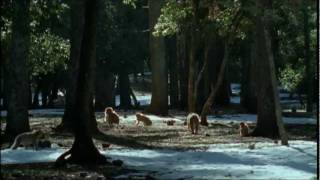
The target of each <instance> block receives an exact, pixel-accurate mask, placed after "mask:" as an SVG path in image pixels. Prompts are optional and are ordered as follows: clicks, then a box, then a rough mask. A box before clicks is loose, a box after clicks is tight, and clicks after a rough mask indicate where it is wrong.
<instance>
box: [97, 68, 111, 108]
mask: <svg viewBox="0 0 320 180" xmlns="http://www.w3.org/2000/svg"><path fill="white" fill-rule="evenodd" d="M104 71H107V70H106V69H105V67H102V68H100V66H97V73H96V83H95V109H98V110H104V109H105V108H106V107H114V106H115V77H114V75H113V74H112V73H111V72H104Z"/></svg>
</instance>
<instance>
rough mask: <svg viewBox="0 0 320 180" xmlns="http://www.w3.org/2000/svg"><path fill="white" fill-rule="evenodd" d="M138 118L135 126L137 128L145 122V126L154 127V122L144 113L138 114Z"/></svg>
mask: <svg viewBox="0 0 320 180" xmlns="http://www.w3.org/2000/svg"><path fill="white" fill-rule="evenodd" d="M136 117H137V120H136V124H135V125H136V126H138V125H139V123H140V122H143V126H151V125H152V121H151V120H150V118H148V117H147V116H146V115H144V114H142V113H136Z"/></svg>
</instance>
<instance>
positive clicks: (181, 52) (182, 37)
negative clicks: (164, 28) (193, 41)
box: [177, 30, 189, 109]
mask: <svg viewBox="0 0 320 180" xmlns="http://www.w3.org/2000/svg"><path fill="white" fill-rule="evenodd" d="M186 34H187V33H186V31H185V30H182V32H178V34H177V61H178V64H179V94H180V96H179V101H180V108H181V109H185V108H186V107H187V103H188V102H187V99H188V76H187V74H188V73H189V72H188V59H187V55H186V54H187V53H186V52H187V44H186V38H187V37H186Z"/></svg>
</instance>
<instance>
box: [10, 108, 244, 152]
mask: <svg viewBox="0 0 320 180" xmlns="http://www.w3.org/2000/svg"><path fill="white" fill-rule="evenodd" d="M104 113H105V117H104V118H105V122H107V123H108V124H109V126H110V127H111V126H112V125H113V124H119V121H120V116H119V114H118V113H117V112H115V111H114V110H113V109H112V107H108V108H106V109H105V111H104ZM136 118H137V119H136V122H135V126H138V125H139V123H140V122H142V123H143V125H144V126H151V125H152V121H151V119H150V118H149V117H147V116H146V115H145V114H143V113H136ZM174 122H175V121H174V120H169V121H167V122H166V123H167V125H168V126H172V125H173V124H174ZM187 125H188V130H189V131H190V132H191V133H192V134H198V131H199V126H200V117H199V115H198V114H196V113H190V114H189V115H188V116H187ZM239 132H240V137H244V136H248V135H249V126H248V124H246V123H243V122H241V123H240V125H239ZM44 137H45V133H43V132H42V131H40V130H34V131H31V132H25V133H22V134H19V135H18V136H17V137H16V138H15V140H14V143H13V144H12V146H11V147H10V148H11V149H16V148H17V147H19V145H23V146H28V145H32V146H33V148H34V149H37V148H38V143H39V141H40V140H41V139H42V138H44Z"/></svg>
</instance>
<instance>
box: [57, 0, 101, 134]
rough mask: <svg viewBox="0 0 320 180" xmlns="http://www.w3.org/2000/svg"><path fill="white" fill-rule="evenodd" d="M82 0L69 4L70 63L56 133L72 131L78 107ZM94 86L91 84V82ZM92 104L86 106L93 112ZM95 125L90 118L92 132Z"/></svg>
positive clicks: (82, 17) (82, 19)
mask: <svg viewBox="0 0 320 180" xmlns="http://www.w3.org/2000/svg"><path fill="white" fill-rule="evenodd" d="M84 3H85V2H84V0H80V1H72V2H71V6H72V8H71V14H72V15H71V28H72V29H73V32H72V33H71V50H70V62H69V64H68V75H67V81H68V83H67V87H66V103H65V111H64V114H63V117H62V121H61V123H60V124H59V125H58V126H57V127H56V130H57V131H70V130H71V129H72V123H71V122H72V118H73V116H72V114H74V113H77V112H78V111H79V110H78V107H77V106H76V105H75V99H76V98H75V95H76V87H77V78H78V74H79V59H80V53H81V46H82V43H83V39H82V38H83V30H84V28H83V26H84V23H85V20H84V11H85V6H84ZM91 83H92V84H94V83H93V82H91ZM90 98H91V101H93V98H94V96H93V94H92V95H91V96H90ZM92 106H93V103H90V104H89V105H88V108H89V109H91V110H93V109H94V108H93V107H92ZM90 113H91V117H95V114H94V113H95V112H94V111H91V112H90ZM95 124H97V122H96V119H95V118H91V121H90V127H92V129H91V130H92V131H97V130H98V129H97V127H96V126H95Z"/></svg>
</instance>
